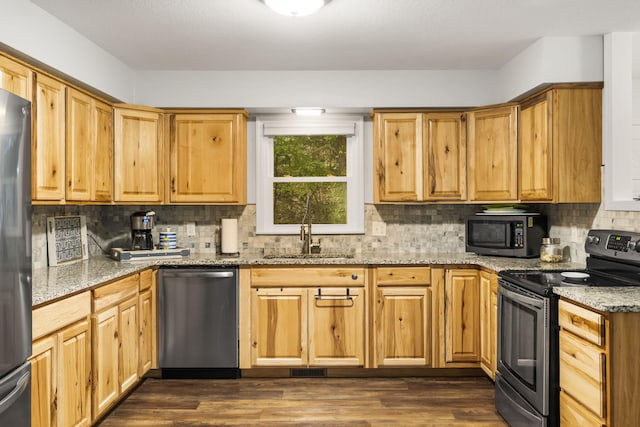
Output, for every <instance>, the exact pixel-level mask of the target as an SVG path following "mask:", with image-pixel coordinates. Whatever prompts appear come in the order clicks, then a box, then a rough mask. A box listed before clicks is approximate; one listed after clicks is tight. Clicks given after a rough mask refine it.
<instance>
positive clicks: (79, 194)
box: [65, 88, 113, 202]
mask: <svg viewBox="0 0 640 427" xmlns="http://www.w3.org/2000/svg"><path fill="white" fill-rule="evenodd" d="M66 118H67V123H66V129H67V139H66V165H65V166H66V167H65V169H66V173H67V180H66V181H67V187H66V200H68V201H78V202H83V201H96V202H109V201H111V200H112V198H113V109H112V108H111V107H110V106H109V105H107V104H105V103H103V102H100V101H98V100H97V99H95V98H93V97H91V96H89V95H87V94H85V93H83V92H80V91H78V90H76V89H73V88H68V89H67V114H66ZM88 159H92V161H91V162H89V161H87V160H88Z"/></svg>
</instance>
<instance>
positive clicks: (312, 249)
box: [300, 194, 320, 255]
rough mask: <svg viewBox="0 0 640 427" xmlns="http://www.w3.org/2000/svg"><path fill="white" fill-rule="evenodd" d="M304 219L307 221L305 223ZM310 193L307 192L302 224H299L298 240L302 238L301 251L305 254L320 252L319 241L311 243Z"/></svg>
mask: <svg viewBox="0 0 640 427" xmlns="http://www.w3.org/2000/svg"><path fill="white" fill-rule="evenodd" d="M305 221H306V222H307V223H306V224H305ZM311 225H312V222H311V195H310V194H307V203H306V205H305V209H304V217H303V218H302V225H300V240H302V242H303V243H302V253H303V254H305V255H309V254H317V253H320V241H319V240H318V243H317V244H315V245H314V244H313V233H312V232H311Z"/></svg>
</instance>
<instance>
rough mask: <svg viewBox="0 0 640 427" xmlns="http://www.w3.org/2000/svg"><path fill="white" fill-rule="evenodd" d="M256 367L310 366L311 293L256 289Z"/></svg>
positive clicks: (253, 294) (253, 295)
mask: <svg viewBox="0 0 640 427" xmlns="http://www.w3.org/2000/svg"><path fill="white" fill-rule="evenodd" d="M251 337H252V356H251V359H252V364H253V365H254V366H274V365H282V366H303V365H306V364H307V290H306V289H303V288H280V289H255V290H252V292H251Z"/></svg>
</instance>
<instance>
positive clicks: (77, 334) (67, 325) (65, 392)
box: [29, 292, 92, 427]
mask: <svg viewBox="0 0 640 427" xmlns="http://www.w3.org/2000/svg"><path fill="white" fill-rule="evenodd" d="M90 314H91V293H90V292H83V293H80V294H77V295H74V296H71V297H68V298H65V299H63V300H60V301H58V302H54V303H52V304H49V305H45V306H43V307H38V308H36V309H34V310H33V315H32V316H33V327H32V329H33V330H32V337H33V340H34V341H33V347H32V356H31V358H30V359H29V360H30V362H31V375H32V382H31V412H32V425H33V426H34V427H37V426H56V425H57V426H87V425H90V424H91V420H92V417H91V328H90V324H89V316H90Z"/></svg>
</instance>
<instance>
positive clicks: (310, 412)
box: [100, 377, 507, 427]
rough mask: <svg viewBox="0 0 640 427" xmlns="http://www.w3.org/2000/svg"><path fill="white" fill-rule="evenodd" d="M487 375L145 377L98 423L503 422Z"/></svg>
mask: <svg viewBox="0 0 640 427" xmlns="http://www.w3.org/2000/svg"><path fill="white" fill-rule="evenodd" d="M493 398H494V392H493V383H492V382H491V381H490V380H488V379H487V378H483V377H470V378H466V377H465V378H433V377H431V378H357V379H354V378H276V379H274V378H260V379H253V378H243V379H239V380H160V379H151V378H150V379H147V380H145V382H144V383H143V384H142V385H141V386H140V387H138V389H136V390H135V391H134V392H133V393H132V394H131V395H130V396H129V397H128V398H127V399H126V400H125V401H124V402H122V403H121V404H120V405H119V406H118V407H117V408H116V409H115V410H113V411H112V412H111V414H109V415H108V416H107V418H105V419H104V420H103V421H102V423H101V424H100V427H115V426H118V427H123V426H134V427H135V426H158V427H160V426H171V427H187V426H261V427H262V426H267V427H271V426H349V427H351V426H358V427H359V426H403V427H411V426H424V427H444V426H475V427H498V426H505V427H506V426H507V424H506V423H505V422H504V420H503V419H502V418H501V417H500V415H499V414H498V413H497V412H496V410H495V408H494V402H493Z"/></svg>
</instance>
